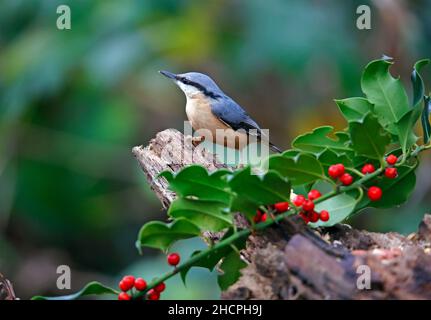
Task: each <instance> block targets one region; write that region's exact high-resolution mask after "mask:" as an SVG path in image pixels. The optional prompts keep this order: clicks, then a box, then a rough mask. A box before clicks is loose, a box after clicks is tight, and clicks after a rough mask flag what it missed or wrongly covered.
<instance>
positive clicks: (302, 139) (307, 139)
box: [292, 126, 352, 155]
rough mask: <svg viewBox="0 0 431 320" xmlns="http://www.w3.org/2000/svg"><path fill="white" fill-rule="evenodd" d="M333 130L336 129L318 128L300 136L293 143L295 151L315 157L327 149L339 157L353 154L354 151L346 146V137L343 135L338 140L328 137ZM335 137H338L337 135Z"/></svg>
mask: <svg viewBox="0 0 431 320" xmlns="http://www.w3.org/2000/svg"><path fill="white" fill-rule="evenodd" d="M333 129H334V128H333V127H331V126H323V127H319V128H316V129H314V130H313V131H312V132H307V133H305V134H303V135H300V136H298V137H297V138H296V139H295V140H294V141H293V142H292V146H293V147H294V148H295V149H299V150H301V151H306V152H310V153H312V154H315V155H318V154H320V153H321V152H323V151H325V150H327V149H330V150H331V151H333V152H334V153H336V154H338V155H341V154H345V153H351V152H352V149H350V148H349V147H348V146H347V145H346V136H345V135H344V134H341V135H340V137H338V138H337V139H332V138H329V137H328V134H330V133H331V132H332V130H333ZM335 135H336V136H337V134H335ZM347 139H348V137H347Z"/></svg>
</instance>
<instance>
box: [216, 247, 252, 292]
mask: <svg viewBox="0 0 431 320" xmlns="http://www.w3.org/2000/svg"><path fill="white" fill-rule="evenodd" d="M246 266H247V263H245V262H244V261H243V260H242V259H241V257H240V255H239V254H238V252H236V251H234V250H232V252H231V253H229V254H228V255H227V256H226V257H225V258H224V259H223V262H222V264H221V265H220V269H221V270H222V271H223V274H221V275H219V276H218V278H217V282H218V285H219V287H220V289H221V290H223V291H224V290H226V289H227V288H229V287H230V286H231V285H233V284H234V283H235V282H236V281H237V280H238V279H239V277H240V276H241V272H240V270H241V269H243V268H245V267H246Z"/></svg>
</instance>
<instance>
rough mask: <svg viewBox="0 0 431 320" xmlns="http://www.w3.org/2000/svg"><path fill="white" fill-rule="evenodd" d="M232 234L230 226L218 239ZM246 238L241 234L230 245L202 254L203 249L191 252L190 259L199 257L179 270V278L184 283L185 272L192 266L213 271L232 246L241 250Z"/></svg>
mask: <svg viewBox="0 0 431 320" xmlns="http://www.w3.org/2000/svg"><path fill="white" fill-rule="evenodd" d="M233 234H234V231H233V229H232V228H230V229H229V230H228V231H227V232H226V233H225V234H224V236H223V237H222V239H221V240H220V242H221V241H223V240H226V239H227V238H229V237H230V236H232V235H233ZM246 240H247V236H243V237H239V238H238V239H236V240H235V241H233V243H232V246H222V247H220V248H216V249H213V250H212V251H211V252H209V253H208V254H204V255H203V251H195V252H193V254H192V255H191V257H190V259H192V258H196V257H197V256H198V255H200V257H198V258H197V259H196V261H194V262H193V264H191V265H189V266H188V267H186V268H183V269H182V270H181V272H180V275H181V279H182V280H183V283H184V284H186V278H187V274H188V272H189V270H190V269H191V268H193V267H200V268H206V269H208V270H209V271H213V270H214V268H215V266H216V265H217V264H218V263H219V262H220V261H221V260H222V259H223V258H224V257H226V256H228V255H229V254H230V253H231V252H232V251H234V250H233V248H236V249H238V250H242V249H244V248H245V244H246Z"/></svg>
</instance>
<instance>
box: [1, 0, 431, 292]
mask: <svg viewBox="0 0 431 320" xmlns="http://www.w3.org/2000/svg"><path fill="white" fill-rule="evenodd" d="M60 4H68V5H69V6H70V8H71V13H72V29H71V30H65V31H60V30H58V29H57V28H56V19H57V17H58V15H57V14H56V8H57V6H58V5H60ZM359 4H369V5H370V7H371V10H372V30H362V31H361V30H358V29H357V28H356V18H357V14H356V8H357V6H358V5H359ZM429 12H431V2H430V1H425V0H424V1H395V0H394V1H383V0H381V1H378V0H376V1H335V0H333V1H329V0H328V1H317V0H316V1H300V0H297V1H286V0H270V1H262V0H247V1H245V0H244V1H239V0H237V1H222V0H220V1H191V0H190V1H187V0H152V1H150V0H140V1H139V0H134V1H132V0H123V1H111V0H99V1H84V0H82V1H79V0H74V1H66V0H61V1H57V0H40V1H36V0H34V1H28V0H0V272H1V273H3V274H4V275H6V277H7V278H9V279H10V280H11V281H12V282H13V284H14V286H15V289H16V292H17V295H18V296H19V297H21V298H28V297H30V296H32V295H34V294H58V293H61V294H65V293H66V292H64V291H63V292H59V291H58V290H57V289H56V285H55V283H56V282H55V281H56V277H57V275H56V273H55V271H56V267H57V266H58V265H60V264H68V265H70V266H71V268H72V290H77V289H79V288H80V287H81V286H82V285H83V284H84V283H86V282H87V281H89V280H99V281H103V282H105V283H108V284H115V283H116V282H117V281H118V279H119V278H120V277H121V276H122V275H123V274H125V273H133V274H135V275H141V276H144V277H145V278H147V279H151V278H152V277H153V276H157V275H158V274H160V273H161V272H163V271H164V270H168V267H167V266H166V263H165V257H164V256H162V255H160V254H158V253H157V252H154V251H145V252H144V255H143V256H142V257H141V256H139V255H138V253H137V251H136V249H135V247H134V241H135V239H136V235H137V232H138V230H139V228H140V226H141V225H142V224H143V223H144V222H146V221H148V220H153V219H165V218H166V214H165V212H163V211H162V210H161V208H160V204H159V202H158V201H157V199H156V198H155V196H154V195H153V194H152V192H151V191H150V190H149V187H148V185H147V183H146V181H145V178H144V175H143V174H142V172H141V171H140V169H139V166H138V164H137V162H136V161H135V159H134V158H133V156H132V154H131V149H132V147H133V146H135V145H140V144H147V142H148V140H149V139H151V138H152V137H153V136H154V135H155V134H156V133H157V132H158V131H160V130H163V129H166V128H169V127H173V128H178V129H182V125H183V121H184V119H185V112H184V105H185V99H184V97H183V94H182V93H181V92H180V91H179V90H178V89H177V88H175V87H174V85H173V84H172V83H170V82H168V81H167V80H166V79H165V78H163V77H161V76H160V75H159V74H158V73H157V71H158V70H160V69H166V70H170V71H172V72H175V73H182V72H187V71H200V72H204V73H207V74H209V75H211V76H212V77H213V78H214V79H215V80H216V81H217V82H218V83H219V84H220V86H221V87H222V88H223V89H224V90H225V92H227V93H228V94H229V95H231V96H232V97H233V98H234V99H235V100H237V102H239V103H240V104H241V105H243V106H244V107H245V108H246V109H247V110H248V112H249V113H250V114H251V115H252V116H253V117H254V118H255V119H256V120H257V121H258V122H259V123H260V124H261V126H262V127H263V128H270V130H271V136H272V140H273V141H274V143H276V144H277V145H279V146H281V147H283V148H288V147H289V146H290V141H291V140H292V138H293V137H295V136H296V135H298V134H300V133H304V132H305V131H308V130H310V129H312V128H314V127H316V126H319V125H323V124H331V125H334V126H335V127H337V128H342V127H343V126H344V123H343V121H342V118H341V117H340V115H339V114H338V110H337V107H336V105H335V104H334V102H333V99H334V98H344V97H348V96H355V95H359V94H361V92H360V76H361V72H362V69H363V67H364V66H365V65H366V63H367V62H368V61H370V60H371V59H375V58H379V57H380V56H381V55H382V54H386V55H389V56H392V57H394V58H395V61H396V64H395V66H394V67H393V68H392V72H393V74H395V75H398V74H399V75H401V77H402V79H403V81H404V82H405V84H406V85H407V86H408V88H409V92H410V83H409V74H410V71H411V68H412V65H413V63H414V62H415V61H416V60H417V59H419V58H425V57H428V58H429V57H431V50H430V49H431V41H430V40H431V16H430V15H429V14H427V13H429ZM425 78H426V80H427V81H429V80H430V71H429V70H426V74H425ZM429 159H430V157H429V156H425V157H423V163H422V166H421V168H420V169H419V173H418V187H417V188H416V191H415V194H414V195H413V196H412V198H411V199H410V201H409V202H408V203H407V204H406V205H403V206H402V207H400V208H398V209H397V210H389V211H383V212H382V211H378V212H377V211H369V212H367V213H365V214H363V215H360V216H359V217H358V218H355V219H354V220H353V221H351V223H352V224H353V225H355V226H356V227H360V228H367V229H369V230H375V231H389V230H391V231H398V232H402V233H409V232H413V231H415V230H416V227H417V225H418V223H419V221H420V219H421V217H422V216H423V214H424V213H425V212H427V210H428V209H429V206H430V203H431V199H430V197H429V196H428V193H429V192H430V190H431V170H430V161H429ZM200 245H202V244H201V243H200V242H199V240H192V241H185V242H183V243H180V244H179V245H178V246H177V247H175V248H174V250H178V251H179V252H180V253H181V254H182V255H186V254H187V253H191V252H192V251H193V250H195V249H196V247H197V246H200ZM217 297H219V291H218V289H217V284H216V279H215V276H214V275H210V276H209V274H208V272H206V271H203V270H196V271H194V272H193V273H192V274H191V278H190V281H189V283H188V285H187V287H184V286H183V285H182V284H181V283H180V280H179V279H173V280H170V281H168V283H167V290H166V294H165V295H164V298H180V299H181V298H217Z"/></svg>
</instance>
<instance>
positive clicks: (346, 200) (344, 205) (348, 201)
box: [310, 193, 356, 227]
mask: <svg viewBox="0 0 431 320" xmlns="http://www.w3.org/2000/svg"><path fill="white" fill-rule="evenodd" d="M355 206H356V199H355V198H353V197H352V196H349V195H347V194H345V193H342V194H339V195H337V196H335V197H333V198H330V199H327V200H325V201H322V202H320V203H318V204H317V205H316V208H315V210H316V211H317V212H320V211H322V210H327V211H328V212H329V217H330V218H329V220H328V221H326V222H323V221H319V222H316V223H310V226H312V227H321V226H324V227H329V226H333V225H334V224H337V223H340V222H342V221H344V220H345V219H346V218H347V217H349V215H351V214H352V212H353V210H354V209H355Z"/></svg>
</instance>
